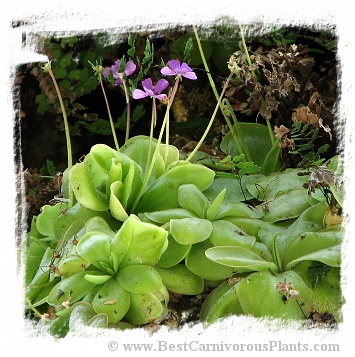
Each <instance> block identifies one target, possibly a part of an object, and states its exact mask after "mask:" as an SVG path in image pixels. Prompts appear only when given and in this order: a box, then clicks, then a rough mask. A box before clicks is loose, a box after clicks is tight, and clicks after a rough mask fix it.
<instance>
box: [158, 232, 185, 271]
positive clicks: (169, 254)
mask: <svg viewBox="0 0 355 357" xmlns="http://www.w3.org/2000/svg"><path fill="white" fill-rule="evenodd" d="M189 251H190V245H183V244H180V243H178V242H177V241H176V240H175V239H174V238H173V237H172V236H171V235H170V234H169V236H168V247H167V248H166V250H165V252H164V253H163V254H162V255H161V257H160V259H159V261H158V265H157V266H158V267H161V268H170V267H172V266H174V265H176V264H179V263H180V262H181V261H182V260H183V259H184V258H185V257H186V255H187V254H188V252H189Z"/></svg>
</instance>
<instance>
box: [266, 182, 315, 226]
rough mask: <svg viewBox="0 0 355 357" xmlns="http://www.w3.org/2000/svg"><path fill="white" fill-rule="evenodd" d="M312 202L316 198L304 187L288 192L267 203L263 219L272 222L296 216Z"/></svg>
mask: <svg viewBox="0 0 355 357" xmlns="http://www.w3.org/2000/svg"><path fill="white" fill-rule="evenodd" d="M310 202H311V203H310ZM312 203H314V200H313V199H312V198H311V197H309V195H308V194H307V190H305V189H303V188H301V189H299V190H294V191H290V192H287V193H285V194H283V195H280V196H278V197H276V198H275V199H274V200H272V201H270V202H268V203H267V210H265V213H264V215H263V216H262V220H263V221H266V222H271V223H272V222H278V221H285V220H289V219H292V218H296V217H298V216H299V215H300V214H301V213H302V212H303V211H304V210H305V209H307V208H309V207H310V205H311V204H312ZM264 207H265V206H264Z"/></svg>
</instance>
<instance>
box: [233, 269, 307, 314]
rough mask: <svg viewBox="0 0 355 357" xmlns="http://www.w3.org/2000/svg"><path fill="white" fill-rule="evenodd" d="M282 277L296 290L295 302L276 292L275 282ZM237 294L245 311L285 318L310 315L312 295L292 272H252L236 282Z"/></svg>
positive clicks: (282, 280)
mask: <svg viewBox="0 0 355 357" xmlns="http://www.w3.org/2000/svg"><path fill="white" fill-rule="evenodd" d="M285 279H286V283H292V285H293V289H295V290H296V291H298V292H299V299H298V300H297V301H295V299H292V298H290V299H289V300H288V301H284V300H283V299H282V294H279V293H278V290H277V289H276V287H275V285H277V284H278V283H280V282H281V283H283V282H284V281H285ZM236 293H237V297H238V299H239V302H240V305H241V307H242V309H243V312H244V314H247V315H252V316H254V317H267V316H271V317H274V318H281V319H286V320H288V319H292V320H304V319H305V316H309V313H310V309H311V304H312V295H313V293H312V290H311V289H310V288H308V287H307V285H306V284H305V282H304V281H303V280H302V278H301V277H300V276H299V275H298V274H297V273H295V272H293V271H287V272H285V273H281V274H276V276H274V275H272V274H271V273H270V272H268V271H264V272H257V273H253V274H251V275H249V276H248V277H246V278H244V279H243V280H242V281H240V282H239V283H238V284H237V288H236ZM297 302H298V303H297ZM300 306H301V308H300ZM301 309H302V310H301Z"/></svg>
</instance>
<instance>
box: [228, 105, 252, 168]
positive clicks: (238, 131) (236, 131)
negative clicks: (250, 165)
mask: <svg viewBox="0 0 355 357" xmlns="http://www.w3.org/2000/svg"><path fill="white" fill-rule="evenodd" d="M223 104H224V105H226V106H227V108H228V110H227V111H228V113H230V114H231V116H232V119H233V123H234V127H233V126H232V125H231V122H230V120H229V118H228V116H227V115H225V116H224V118H225V119H226V122H227V124H228V122H229V124H228V127H229V130H230V131H231V133H232V136H233V139H234V141H235V143H236V145H237V148H238V150H239V153H240V154H245V157H246V160H247V161H249V162H252V161H253V160H252V158H251V156H250V152H249V149H248V146H247V145H246V143H245V141H244V137H243V132H242V128H241V126H240V125H239V122H238V119H237V117H236V116H235V113H234V110H233V108H232V106H231V105H230V103H229V100H228V99H223Z"/></svg>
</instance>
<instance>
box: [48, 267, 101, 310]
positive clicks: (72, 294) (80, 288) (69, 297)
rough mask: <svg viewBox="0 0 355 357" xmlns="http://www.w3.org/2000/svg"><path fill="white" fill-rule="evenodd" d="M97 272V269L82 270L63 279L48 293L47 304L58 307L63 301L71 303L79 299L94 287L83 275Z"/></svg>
mask: <svg viewBox="0 0 355 357" xmlns="http://www.w3.org/2000/svg"><path fill="white" fill-rule="evenodd" d="M97 273H98V272H97V271H83V272H80V273H76V274H74V275H71V276H69V277H68V278H66V279H63V280H62V281H60V282H59V283H57V284H56V285H55V286H54V287H53V289H52V290H51V292H50V293H49V295H48V297H47V302H48V304H49V305H53V306H58V307H60V306H62V303H63V302H65V301H67V302H68V303H70V304H73V303H74V302H76V301H78V300H80V299H81V298H82V297H83V296H85V295H86V294H87V293H88V292H89V291H90V290H92V289H93V288H94V287H95V284H93V283H90V282H89V281H87V280H85V278H84V277H85V275H86V274H93V275H94V274H97Z"/></svg>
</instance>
